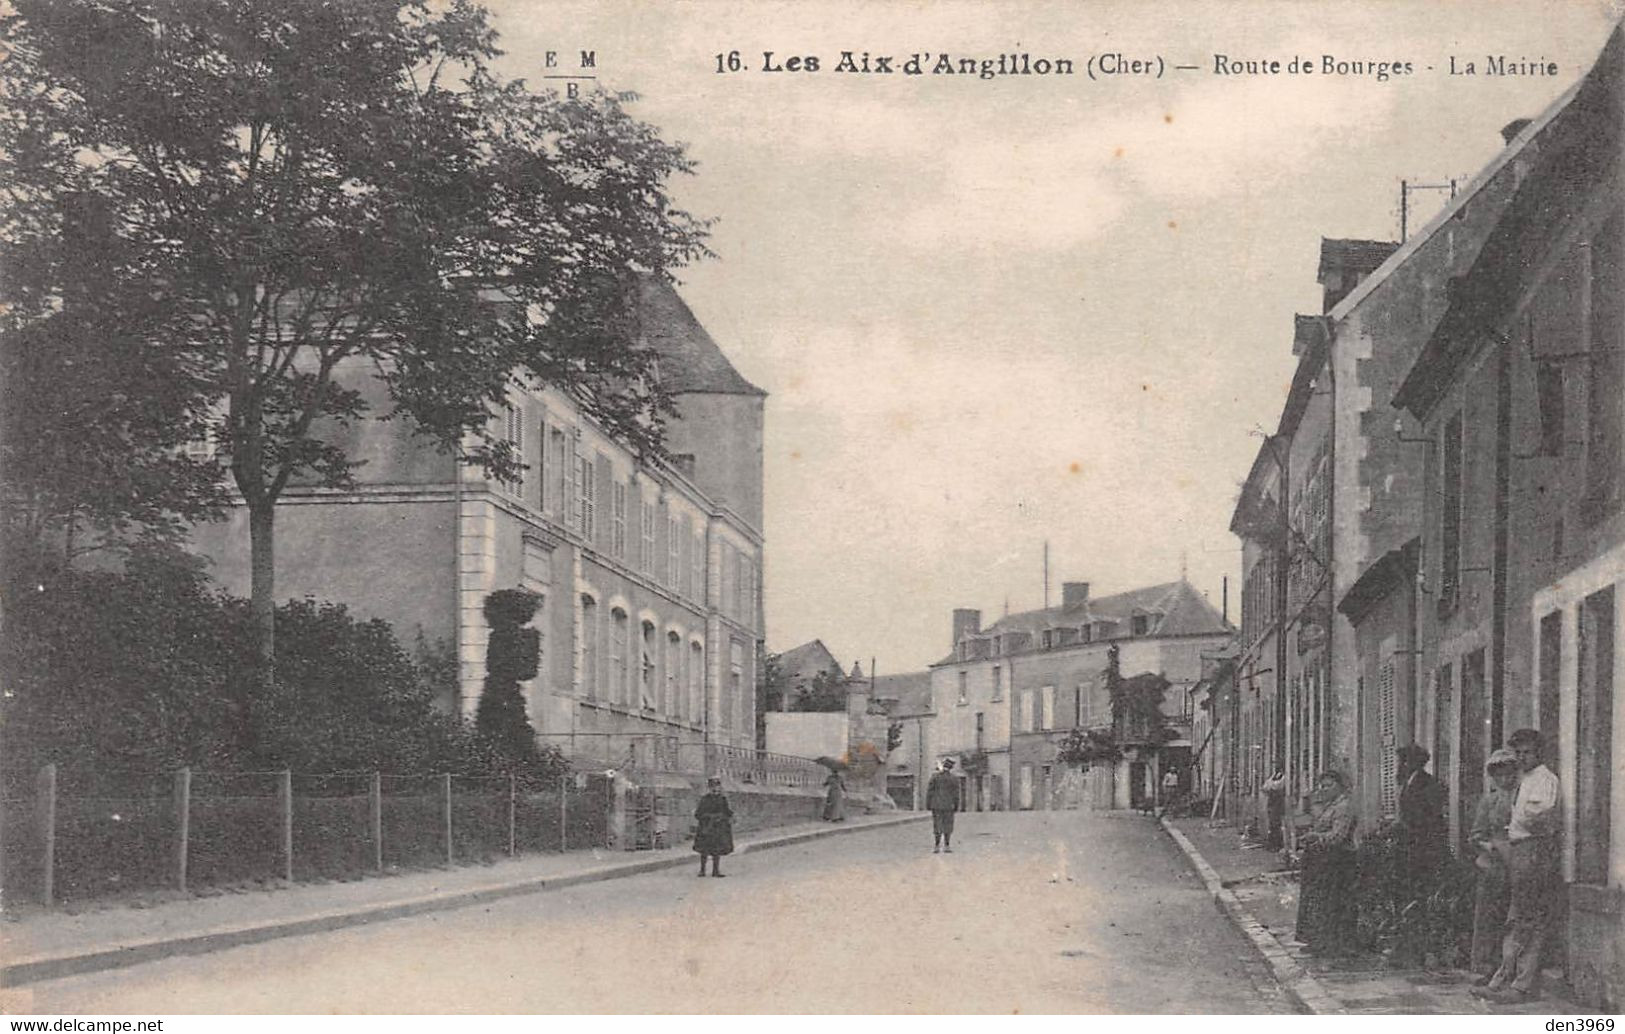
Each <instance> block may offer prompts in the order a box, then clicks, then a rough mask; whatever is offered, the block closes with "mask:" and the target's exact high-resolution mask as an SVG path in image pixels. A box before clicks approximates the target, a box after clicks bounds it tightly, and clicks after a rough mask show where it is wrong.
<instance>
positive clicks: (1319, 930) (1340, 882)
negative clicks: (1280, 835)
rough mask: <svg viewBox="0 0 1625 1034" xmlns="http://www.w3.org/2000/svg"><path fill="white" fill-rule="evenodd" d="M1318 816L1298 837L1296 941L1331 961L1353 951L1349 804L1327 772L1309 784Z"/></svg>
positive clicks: (1351, 811) (1351, 810) (1345, 792)
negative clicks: (1300, 866) (1299, 869)
mask: <svg viewBox="0 0 1625 1034" xmlns="http://www.w3.org/2000/svg"><path fill="white" fill-rule="evenodd" d="M1314 800H1315V803H1316V804H1318V805H1319V806H1320V813H1319V814H1318V815H1316V816H1315V823H1314V826H1313V827H1312V828H1311V829H1310V831H1309V832H1307V833H1305V834H1304V835H1303V836H1302V837H1301V838H1299V841H1298V844H1299V846H1300V847H1301V848H1302V849H1303V873H1302V876H1301V877H1300V878H1301V881H1302V882H1301V884H1300V888H1299V891H1300V892H1299V898H1298V927H1297V934H1298V940H1299V941H1301V942H1303V944H1304V945H1305V948H1304V950H1305V951H1307V952H1310V953H1311V954H1315V955H1322V956H1327V957H1337V956H1342V955H1348V954H1351V953H1352V952H1353V951H1354V950H1355V935H1356V920H1357V918H1358V916H1357V913H1356V912H1355V904H1354V881H1355V876H1356V863H1355V857H1354V824H1355V815H1354V804H1353V802H1352V801H1350V800H1349V796H1348V788H1347V786H1345V785H1344V783H1343V777H1342V776H1341V775H1339V774H1338V773H1336V772H1333V771H1331V770H1329V769H1328V770H1327V771H1325V772H1322V773H1321V774H1320V778H1318V779H1316V780H1315V793H1314Z"/></svg>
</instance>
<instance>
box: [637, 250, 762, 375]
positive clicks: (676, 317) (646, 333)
mask: <svg viewBox="0 0 1625 1034" xmlns="http://www.w3.org/2000/svg"><path fill="white" fill-rule="evenodd" d="M638 320H639V323H640V324H641V328H640V337H641V343H642V344H643V345H644V346H645V347H648V348H652V349H654V351H655V353H656V355H657V356H658V357H659V360H660V380H661V383H662V384H663V385H665V387H666V390H667V391H669V392H671V393H672V394H674V395H680V394H685V393H695V394H711V395H762V396H765V395H766V394H767V392H765V391H763V390H762V389H761V388H758V387H757V386H756V385H754V384H752V383H751V382H750V381H747V380H746V379H745V378H744V377H742V376H740V373H739V371H738V370H736V369H734V367H733V364H732V363H730V362H729V361H728V357H727V356H726V355H723V354H722V349H721V348H719V347H717V343H716V341H714V340H713V339H712V337H711V335H710V333H709V332H707V331H706V329H705V328H704V327H702V326H700V321H699V320H697V319H695V318H694V313H693V311H692V310H690V309H689V307H688V303H687V302H685V301H683V299H682V296H680V295H679V294H678V293H677V289H676V288H674V287H673V286H672V285H671V284H669V283H667V282H666V281H665V280H662V279H660V278H658V277H655V276H645V277H643V278H641V279H640V280H639V282H638Z"/></svg>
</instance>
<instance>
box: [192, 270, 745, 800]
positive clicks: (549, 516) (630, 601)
mask: <svg viewBox="0 0 1625 1034" xmlns="http://www.w3.org/2000/svg"><path fill="white" fill-rule="evenodd" d="M638 305H639V306H640V311H639V320H638V323H639V325H640V327H641V328H642V330H641V334H642V339H641V340H640V341H639V342H637V345H638V346H639V347H645V348H651V349H653V350H654V351H655V352H656V354H657V359H658V370H659V374H658V375H659V376H660V377H661V378H662V382H663V383H664V385H665V387H666V388H667V389H668V390H669V391H670V392H671V393H672V394H673V396H674V398H675V401H676V404H677V407H678V415H677V416H676V417H675V418H672V419H671V420H670V421H669V423H668V427H667V436H666V442H667V447H668V450H669V452H670V453H671V454H672V456H673V460H672V462H671V463H663V462H654V461H645V460H641V459H640V458H639V457H638V456H637V455H636V454H634V453H633V452H632V451H631V450H630V449H628V448H627V447H626V446H625V445H624V444H623V443H622V442H621V441H618V440H617V439H616V438H615V437H613V436H612V435H610V434H609V433H606V431H605V430H604V429H603V428H602V427H600V426H599V425H598V424H597V423H595V422H594V421H593V420H592V419H591V418H589V417H588V416H587V415H586V414H585V413H584V412H583V411H582V408H581V407H580V406H579V405H577V403H576V401H575V400H574V398H573V397H572V396H571V395H570V394H568V393H566V392H562V391H559V390H557V389H556V388H553V387H551V386H548V385H544V384H537V383H522V384H518V385H516V386H514V387H513V388H512V389H511V390H510V393H509V396H508V399H507V401H506V404H505V405H504V406H502V407H501V409H500V411H499V412H496V413H495V414H493V418H492V419H493V420H494V421H495V422H496V426H497V430H498V433H499V434H500V435H503V436H505V437H506V438H507V440H508V441H509V442H511V443H512V444H513V446H514V447H515V448H516V449H517V450H518V452H519V454H520V456H521V457H522V458H523V460H524V463H525V470H524V472H523V473H522V474H521V475H520V476H519V477H518V478H516V479H515V480H513V481H511V482H500V481H495V480H491V479H488V478H486V477H485V476H484V475H483V474H482V473H481V472H480V471H479V470H478V469H477V468H473V467H469V466H467V465H463V464H460V463H459V462H458V461H457V459H456V458H455V457H454V456H451V455H447V454H444V453H441V452H438V451H436V450H434V449H433V448H430V447H428V446H427V445H426V443H425V442H424V441H423V440H422V439H419V438H415V437H414V436H413V435H412V433H411V431H410V428H408V427H406V426H403V424H404V421H401V420H393V421H382V420H367V421H362V422H359V423H357V424H356V425H355V426H353V427H351V428H349V429H347V430H343V431H340V432H338V433H336V434H335V435H334V436H333V437H335V438H336V439H337V440H338V444H340V445H342V446H343V447H344V448H345V450H346V451H347V453H348V454H349V455H350V456H351V457H353V458H354V459H357V460H360V461H363V462H364V465H363V466H361V467H360V469H359V472H358V477H359V484H358V485H357V486H356V487H355V488H354V489H352V490H345V491H333V490H325V489H315V488H300V487H290V488H289V489H288V490H287V492H286V494H285V496H284V498H283V500H282V502H281V503H280V505H279V507H278V510H277V521H276V563H277V569H276V576H277V593H278V595H279V596H280V597H282V598H288V597H299V596H304V595H310V596H315V597H319V598H322V599H330V600H334V601H337V602H341V603H345V604H347V605H349V606H350V607H351V608H352V609H353V610H354V611H355V612H357V613H358V614H360V615H362V616H364V617H369V618H372V617H377V618H383V619H385V620H387V621H389V622H390V623H391V624H392V625H393V626H394V627H395V630H396V633H397V635H398V636H399V637H400V638H401V640H402V641H403V642H404V643H406V644H409V645H410V644H412V643H413V642H414V640H415V639H416V638H417V637H420V636H421V637H422V640H423V642H424V643H426V644H427V645H429V646H430V647H431V648H432V647H441V648H444V649H448V650H452V651H454V652H455V655H456V661H457V669H458V677H457V681H456V685H455V686H452V687H447V688H448V693H447V696H448V699H446V700H445V701H444V703H445V705H446V706H447V707H448V708H453V709H456V710H458V711H460V712H462V713H464V714H472V712H473V709H474V707H475V705H476V703H477V701H478V698H479V693H480V688H481V684H482V680H483V678H484V675H485V646H486V640H487V631H488V630H487V627H486V623H485V618H484V614H483V612H482V609H481V608H482V604H483V602H484V600H485V597H486V596H487V594H489V593H490V592H492V591H493V590H496V589H502V588H512V587H518V588H524V589H528V590H530V591H532V592H534V593H536V594H538V595H539V596H540V597H541V600H542V602H541V607H540V609H539V610H538V611H537V614H536V616H535V618H534V619H533V622H532V624H533V626H534V627H535V628H536V629H537V630H538V631H539V632H540V633H541V645H542V655H541V667H540V672H539V674H538V675H537V676H536V678H535V679H533V680H532V681H530V682H529V683H527V684H526V685H525V687H524V690H525V696H526V702H527V705H528V708H529V713H530V718H531V721H532V723H533V724H534V725H535V727H536V729H537V731H538V733H539V735H540V736H541V737H542V738H543V740H544V741H546V742H550V743H553V744H556V745H558V746H560V747H562V748H564V749H565V750H566V751H568V752H570V753H571V754H572V755H574V756H577V757H594V758H598V757H601V758H604V759H606V760H615V759H617V758H620V757H624V756H625V755H626V754H627V752H628V751H630V750H634V749H636V750H645V749H649V750H658V751H661V752H664V756H663V757H662V758H660V759H659V760H660V761H662V762H664V763H666V764H681V765H682V767H684V768H695V767H697V765H698V763H699V761H700V756H699V755H697V754H696V755H694V756H691V757H678V756H676V755H674V754H673V753H672V752H673V751H676V750H679V749H681V750H689V749H690V748H689V747H687V746H684V747H682V748H678V746H677V745H678V744H684V745H687V744H700V743H711V744H721V745H725V746H728V747H739V748H751V747H754V745H755V743H754V740H755V714H754V685H755V681H756V665H757V659H758V656H759V651H760V646H761V641H762V601H761V572H762V544H763V543H762V421H763V404H764V400H765V393H764V392H762V391H761V390H760V389H758V388H756V387H754V386H753V385H751V384H750V383H749V382H748V381H746V380H745V379H744V378H743V377H741V376H740V375H739V373H738V372H737V371H736V370H735V369H734V367H733V366H732V365H731V364H730V363H729V361H728V359H727V357H726V356H725V355H724V354H723V353H722V351H721V349H719V348H718V347H717V344H716V342H715V341H713V340H712V338H711V336H710V335H709V334H708V333H707V332H706V331H705V329H704V328H703V327H702V326H700V324H699V322H698V321H697V320H696V319H695V318H694V315H693V313H692V312H691V311H690V310H689V308H688V306H687V305H686V304H685V303H684V302H683V301H682V299H681V298H680V297H679V296H678V295H677V293H676V292H675V291H674V290H673V289H672V288H671V287H669V286H667V285H666V284H664V283H662V282H658V281H656V280H653V279H649V280H646V281H645V282H644V283H643V284H642V286H641V288H640V291H639V294H638ZM349 382H350V383H352V384H355V385H356V386H357V387H358V388H359V389H360V390H362V391H363V392H365V393H366V394H367V395H368V396H369V400H370V401H373V402H374V403H375V404H379V405H383V404H384V403H386V401H387V400H385V399H383V398H382V397H381V396H382V388H381V386H380V385H379V384H378V382H376V381H375V380H372V379H370V378H369V377H367V375H366V373H365V371H356V372H354V373H353V374H352V375H351V377H350V381H349ZM385 408H387V406H386V407H385ZM195 541H196V545H197V547H198V549H199V550H200V552H202V553H204V554H205V555H208V556H210V557H212V558H213V559H214V562H215V567H214V574H215V575H216V577H217V578H218V580H219V581H220V582H221V583H222V584H223V585H224V586H225V587H226V588H227V589H229V590H232V591H236V592H246V590H247V586H248V580H249V572H248V550H247V547H246V543H247V515H246V513H244V512H241V510H239V511H237V512H233V513H232V514H231V516H230V518H229V519H228V520H226V521H224V522H222V523H220V524H216V525H207V526H203V527H200V528H198V529H197V531H196V536H195Z"/></svg>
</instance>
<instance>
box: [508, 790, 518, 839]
mask: <svg viewBox="0 0 1625 1034" xmlns="http://www.w3.org/2000/svg"><path fill="white" fill-rule="evenodd" d="M514 802H515V797H514V781H513V773H512V772H509V773H508V857H509V858H512V857H513V856H514V853H515V848H517V847H518V844H517V842H516V840H515V830H514V817H515V816H514Z"/></svg>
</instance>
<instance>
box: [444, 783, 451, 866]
mask: <svg viewBox="0 0 1625 1034" xmlns="http://www.w3.org/2000/svg"><path fill="white" fill-rule="evenodd" d="M441 778H442V779H444V780H445V788H446V864H447V865H451V864H453V862H452V850H451V773H450V772H447V773H446V774H445V775H444V776H442V777H441Z"/></svg>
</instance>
